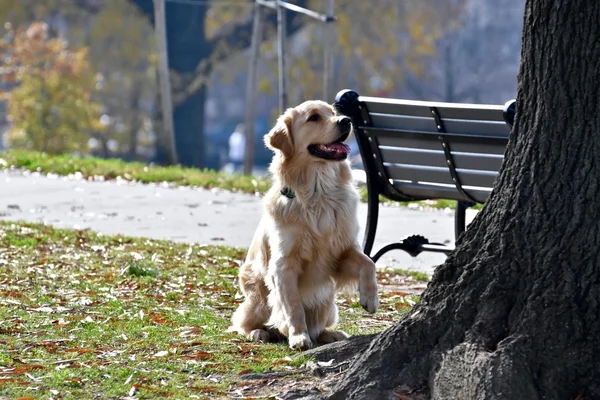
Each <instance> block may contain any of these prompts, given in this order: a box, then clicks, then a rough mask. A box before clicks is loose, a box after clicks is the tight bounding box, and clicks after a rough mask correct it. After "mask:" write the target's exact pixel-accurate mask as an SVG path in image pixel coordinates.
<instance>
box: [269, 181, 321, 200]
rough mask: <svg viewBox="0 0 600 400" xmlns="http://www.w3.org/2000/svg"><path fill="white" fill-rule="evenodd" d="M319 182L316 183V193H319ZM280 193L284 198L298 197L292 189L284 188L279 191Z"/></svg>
mask: <svg viewBox="0 0 600 400" xmlns="http://www.w3.org/2000/svg"><path fill="white" fill-rule="evenodd" d="M317 192H318V190H317V182H316V181H315V193H317ZM279 193H281V195H282V196H285V197H287V198H288V199H293V198H295V197H296V192H294V191H293V190H292V189H290V188H289V187H284V188H283V189H281V190H280V191H279Z"/></svg>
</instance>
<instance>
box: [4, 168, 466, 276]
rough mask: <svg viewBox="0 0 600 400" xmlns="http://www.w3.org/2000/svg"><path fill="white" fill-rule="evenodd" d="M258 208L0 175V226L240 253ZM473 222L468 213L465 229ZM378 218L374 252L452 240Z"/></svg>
mask: <svg viewBox="0 0 600 400" xmlns="http://www.w3.org/2000/svg"><path fill="white" fill-rule="evenodd" d="M260 201H261V199H260V197H257V196H253V195H249V194H241V193H231V192H226V191H219V190H205V189H199V188H190V187H177V188H172V187H168V186H165V185H154V184H148V185H143V184H137V183H129V182H126V181H111V182H90V181H86V180H83V179H81V178H77V177H58V176H48V177H47V176H42V175H39V174H36V173H33V174H32V173H28V172H25V173H24V172H18V171H0V219H3V220H9V221H10V220H12V221H15V220H24V221H30V222H45V223H49V224H52V225H53V226H56V227H63V228H91V229H92V230H95V231H98V232H102V233H107V234H118V233H120V234H124V235H128V236H144V237H150V238H156V239H169V240H175V241H184V242H199V243H205V244H227V245H232V246H239V247H247V246H248V245H249V244H250V240H251V239H252V235H253V233H254V230H255V228H256V226H257V224H258V221H259V219H260V213H261V203H260ZM366 215H367V207H366V204H361V205H360V207H359V221H360V223H361V227H364V223H365V219H366ZM473 216H474V212H469V213H468V214H467V217H468V221H470V220H471V219H472V217H473ZM379 218H380V219H379V221H380V222H379V224H380V225H379V230H378V235H377V238H376V242H375V249H376V250H377V249H379V248H380V247H381V246H383V245H385V244H387V243H390V242H392V241H394V240H397V239H398V238H402V237H404V236H407V235H410V234H414V233H418V234H421V235H424V236H425V237H428V238H429V239H430V240H432V241H437V242H442V243H443V242H447V243H450V242H451V241H453V239H454V234H453V232H454V230H453V229H454V227H453V213H452V212H449V211H438V210H434V211H431V210H430V211H423V210H417V209H409V208H406V207H383V208H382V209H381V211H380V216H379ZM361 229H362V228H361ZM360 239H361V240H362V231H361V233H360ZM444 259H445V256H443V255H441V254H421V255H420V256H419V257H417V258H411V257H409V256H407V255H406V254H404V253H403V252H400V251H394V252H392V253H388V255H387V256H385V257H384V258H382V260H380V264H381V265H389V266H395V267H399V268H406V269H412V270H418V271H422V272H426V273H428V274H431V273H433V270H434V268H435V266H436V265H439V264H440V263H442V262H443V261H444Z"/></svg>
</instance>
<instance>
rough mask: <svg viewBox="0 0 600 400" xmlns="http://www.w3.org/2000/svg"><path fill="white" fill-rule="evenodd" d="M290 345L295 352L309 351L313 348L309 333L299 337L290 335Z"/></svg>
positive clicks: (298, 335) (301, 334)
mask: <svg viewBox="0 0 600 400" xmlns="http://www.w3.org/2000/svg"><path fill="white" fill-rule="evenodd" d="M288 341H289V343H290V349H294V350H308V349H309V348H310V346H312V342H311V340H310V336H308V333H300V334H297V335H290V337H289V339H288Z"/></svg>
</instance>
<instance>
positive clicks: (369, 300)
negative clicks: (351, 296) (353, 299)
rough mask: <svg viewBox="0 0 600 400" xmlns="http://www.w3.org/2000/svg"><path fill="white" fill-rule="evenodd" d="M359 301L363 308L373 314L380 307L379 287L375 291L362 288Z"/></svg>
mask: <svg viewBox="0 0 600 400" xmlns="http://www.w3.org/2000/svg"><path fill="white" fill-rule="evenodd" d="M359 303H360V305H361V306H362V308H364V309H365V310H367V312H370V313H371V314H373V313H374V312H375V311H377V309H378V308H379V295H378V294H377V289H375V290H374V291H366V290H361V291H360V299H359Z"/></svg>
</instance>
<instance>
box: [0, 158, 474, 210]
mask: <svg viewBox="0 0 600 400" xmlns="http://www.w3.org/2000/svg"><path fill="white" fill-rule="evenodd" d="M6 168H21V169H25V170H27V171H31V172H40V173H44V174H56V175H62V176H67V175H80V176H81V177H83V178H85V179H91V180H114V179H123V180H127V181H133V182H142V183H164V182H167V183H169V184H174V185H180V186H198V187H203V188H206V189H214V188H217V189H222V190H229V191H236V192H243V193H253V194H264V193H266V192H267V190H269V187H270V185H271V182H270V180H269V179H268V178H258V177H253V176H243V175H235V174H234V175H227V174H224V173H220V172H216V171H213V170H208V169H204V170H200V169H197V168H185V167H181V166H170V167H163V166H154V165H147V164H144V163H140V162H125V161H123V160H119V159H102V158H96V157H77V156H72V155H48V154H46V153H41V152H37V151H30V150H18V149H13V150H8V151H5V152H2V153H0V169H6ZM360 195H361V198H362V201H364V202H366V201H367V189H366V188H365V187H361V188H360ZM380 201H381V202H382V203H384V204H388V205H400V206H409V207H423V208H436V209H447V208H449V209H454V208H455V202H454V201H451V200H423V201H416V202H395V201H390V200H388V199H387V198H385V197H383V196H380ZM481 207H482V205H481V204H478V205H476V206H475V207H474V208H476V209H480V208H481Z"/></svg>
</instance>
